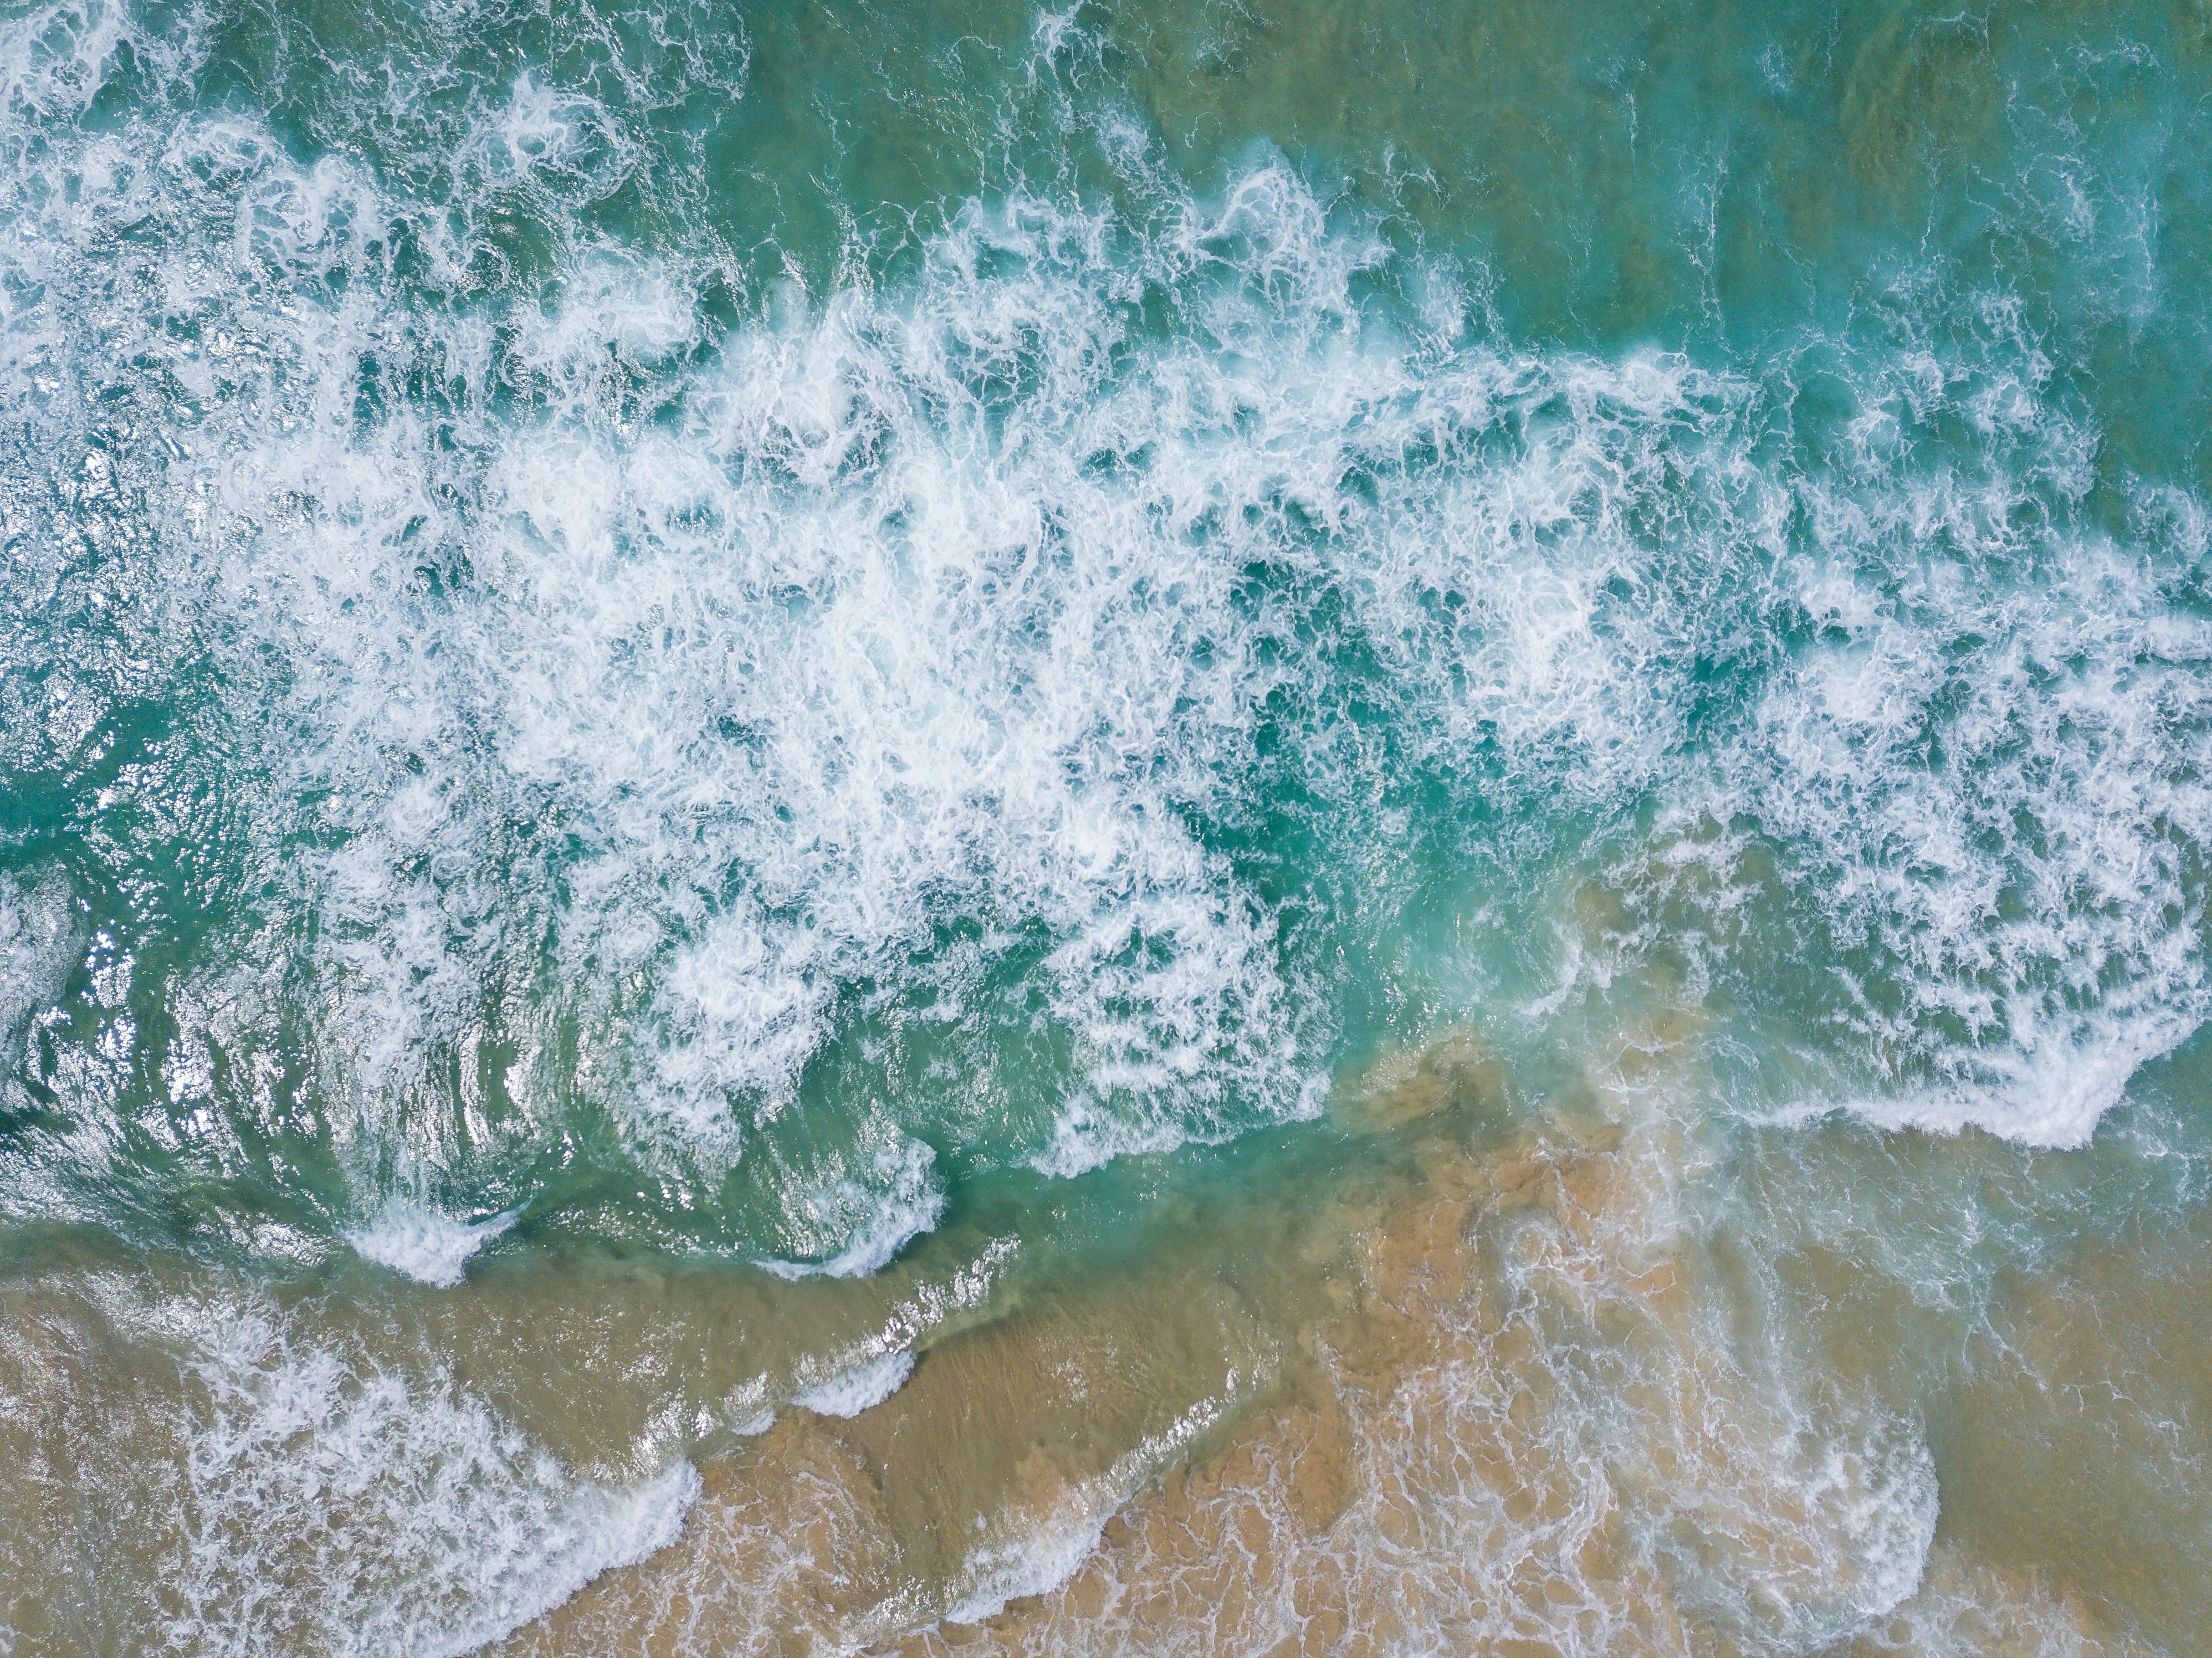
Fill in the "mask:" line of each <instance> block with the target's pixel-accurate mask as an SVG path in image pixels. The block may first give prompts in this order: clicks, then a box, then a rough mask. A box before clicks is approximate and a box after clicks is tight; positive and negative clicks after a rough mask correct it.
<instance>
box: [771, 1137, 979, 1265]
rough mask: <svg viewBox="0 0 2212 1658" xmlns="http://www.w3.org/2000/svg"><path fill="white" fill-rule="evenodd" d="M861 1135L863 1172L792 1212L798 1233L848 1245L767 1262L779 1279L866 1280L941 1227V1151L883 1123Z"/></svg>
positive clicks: (814, 1194)
mask: <svg viewBox="0 0 2212 1658" xmlns="http://www.w3.org/2000/svg"><path fill="white" fill-rule="evenodd" d="M870 1127H871V1129H872V1131H873V1132H872V1133H870V1132H866V1131H864V1132H863V1133H862V1135H861V1137H860V1147H859V1155H858V1157H856V1158H855V1159H854V1161H855V1162H857V1163H860V1169H859V1170H858V1171H856V1173H857V1177H856V1175H840V1176H839V1177H838V1178H837V1179H836V1180H834V1181H830V1182H829V1183H828V1184H826V1185H823V1186H818V1187H815V1188H814V1189H813V1190H811V1191H809V1192H804V1193H797V1194H795V1199H794V1201H793V1203H792V1204H791V1205H790V1206H789V1207H788V1209H787V1213H786V1217H785V1218H786V1222H787V1225H788V1226H789V1228H790V1229H791V1230H793V1231H796V1232H799V1233H800V1234H801V1235H802V1236H810V1237H823V1236H827V1237H829V1238H834V1239H840V1240H842V1247H840V1248H837V1249H836V1253H835V1254H831V1255H829V1257H828V1258H827V1259H826V1260H774V1259H770V1260H763V1261H762V1262H761V1263H760V1264H761V1265H762V1266H764V1267H766V1268H767V1269H768V1270H769V1272H774V1273H775V1275H776V1276H777V1277H779V1278H814V1277H821V1278H863V1277H866V1275H867V1274H868V1273H870V1272H874V1271H876V1270H877V1269H878V1267H880V1266H884V1265H885V1264H886V1263H888V1262H889V1261H890V1259H891V1257H892V1256H893V1255H895V1254H897V1253H898V1252H899V1250H900V1248H902V1247H903V1246H904V1245H905V1244H906V1243H907V1242H909V1241H910V1240H912V1239H914V1238H915V1237H918V1236H921V1234H922V1233H924V1232H927V1231H928V1230H930V1229H931V1228H932V1227H933V1226H935V1225H936V1224H937V1221H938V1218H939V1216H940V1215H942V1214H943V1213H944V1212H945V1193H944V1192H943V1191H942V1190H941V1189H940V1188H939V1186H938V1185H937V1183H936V1181H935V1180H934V1178H933V1168H934V1165H935V1163H936V1161H937V1154H936V1152H935V1151H933V1150H932V1149H931V1148H930V1147H929V1146H928V1145H926V1144H924V1143H923V1142H921V1141H920V1140H916V1139H909V1138H908V1136H906V1135H905V1134H903V1133H900V1132H899V1130H898V1129H897V1127H896V1125H894V1124H891V1123H890V1122H888V1121H884V1120H883V1119H881V1118H878V1119H877V1120H876V1121H874V1122H873V1123H872V1124H871V1125H870Z"/></svg>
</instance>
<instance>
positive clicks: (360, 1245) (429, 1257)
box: [345, 1197, 516, 1289]
mask: <svg viewBox="0 0 2212 1658" xmlns="http://www.w3.org/2000/svg"><path fill="white" fill-rule="evenodd" d="M515 1220H516V1216H515V1215H514V1214H513V1213H508V1214H503V1215H494V1216H491V1217H490V1218H489V1219H485V1220H480V1221H460V1220H455V1219H454V1218H453V1217H452V1216H450V1215H447V1214H446V1213H444V1212H441V1211H440V1210H437V1209H434V1208H431V1207H430V1206H428V1205H427V1204H422V1203H417V1202H415V1201H414V1200H413V1199H408V1198H398V1197H395V1198H393V1199H390V1200H389V1201H388V1202H386V1204H385V1206H383V1207H382V1208H381V1209H380V1210H378V1211H377V1212H376V1215H375V1216H374V1218H373V1219H371V1220H370V1221H369V1223H368V1224H367V1225H366V1226H363V1227H361V1228H359V1229H358V1230H354V1231H350V1232H348V1233H347V1234H346V1235H345V1240H346V1242H348V1243H349V1244H351V1245H352V1246H353V1249H354V1253H355V1254H357V1255H359V1256H360V1257H361V1258H362V1260H369V1261H374V1262H375V1263H376V1264H377V1265H378V1266H388V1267H390V1268H391V1269H392V1271H393V1272H400V1273H404V1275H405V1276H407V1277H409V1278H413V1279H414V1280H415V1281H416V1283H418V1284H429V1285H431V1286H432V1287H433V1288H435V1289H451V1288H452V1287H453V1285H454V1284H459V1282H460V1281H461V1278H462V1274H463V1271H464V1269H465V1267H466V1266H467V1264H468V1259H469V1257H470V1256H471V1255H473V1254H476V1252H477V1250H479V1249H481V1248H483V1246H484V1245H485V1244H487V1243H489V1242H491V1241H492V1240H493V1239H494V1238H495V1237H497V1236H499V1235H500V1234H501V1233H502V1232H504V1231H506V1230H507V1229H508V1228H509V1227H511V1226H513V1224H514V1223H515Z"/></svg>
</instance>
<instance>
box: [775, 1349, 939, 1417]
mask: <svg viewBox="0 0 2212 1658" xmlns="http://www.w3.org/2000/svg"><path fill="white" fill-rule="evenodd" d="M914 1362H915V1361H914V1355H913V1354H912V1353H911V1352H908V1351H905V1350H903V1349H902V1350H901V1351H897V1352H891V1353H885V1354H884V1355H883V1356H882V1357H878V1358H872V1359H869V1360H868V1361H867V1362H866V1363H861V1364H854V1365H851V1366H848V1368H846V1369H844V1370H840V1371H838V1372H837V1373H836V1375H835V1376H831V1377H830V1378H829V1380H828V1381H827V1382H820V1383H818V1384H817V1385H816V1386H814V1387H811V1388H805V1389H802V1390H801V1391H800V1392H799V1393H796V1394H793V1395H792V1401H791V1402H792V1403H793V1404H794V1405H798V1406H803V1407H805V1409H807V1410H810V1411H813V1412H817V1413H819V1414H820V1415H823V1416H858V1415H860V1412H863V1411H866V1410H871V1409H872V1408H874V1407H875V1406H878V1405H880V1404H882V1403H883V1402H884V1400H887V1399H889V1398H890V1396H891V1395H892V1394H895V1393H896V1392H897V1391H898V1390H899V1389H900V1388H903V1387H904V1386H906V1379H907V1377H908V1376H912V1375H913V1374H914Z"/></svg>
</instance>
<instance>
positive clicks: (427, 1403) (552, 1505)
mask: <svg viewBox="0 0 2212 1658" xmlns="http://www.w3.org/2000/svg"><path fill="white" fill-rule="evenodd" d="M150 1321H151V1324H152V1326H153V1327H155V1328H157V1329H161V1330H163V1331H166V1332H167V1333H169V1337H170V1339H172V1340H175V1341H179V1342H181V1343H182V1345H183V1347H184V1350H185V1354H186V1357H187V1363H188V1365H189V1367H190V1370H191V1374H192V1376H194V1377H195V1378H196V1381H197V1390H196V1394H195V1403H194V1405H193V1408H192V1419H191V1422H190V1423H189V1424H187V1425H188V1431H189V1441H188V1444H187V1446H186V1448H185V1455H184V1462H183V1472H184V1480H183V1485H182V1488H181V1489H180V1490H179V1491H177V1492H176V1493H175V1497H176V1500H177V1503H178V1504H179V1507H178V1510H177V1512H176V1513H175V1514H174V1515H165V1514H161V1513H149V1514H147V1515H142V1516H140V1523H141V1526H142V1528H143V1539H144V1540H150V1539H152V1538H154V1537H156V1536H159V1535H161V1534H162V1533H164V1531H165V1529H167V1528H169V1527H175V1528H177V1538H176V1544H177V1546H176V1552H175V1556H174V1558H173V1559H170V1560H169V1561H168V1562H167V1565H166V1567H165V1569H164V1570H163V1574H162V1579H161V1581H162V1584H163V1592H162V1605H163V1607H164V1612H163V1614H162V1619H163V1621H162V1623H161V1628H160V1635H161V1638H162V1639H164V1640H166V1642H167V1643H168V1646H169V1648H170V1649H173V1650H177V1651H181V1652H209V1653H213V1652H239V1651H260V1650H272V1649H276V1647H274V1646H272V1645H271V1644H270V1643H271V1642H272V1640H274V1639H276V1637H277V1636H278V1634H279V1632H280V1631H281V1637H282V1649H284V1650H291V1649H293V1648H294V1647H295V1646H296V1647H297V1648H298V1649H301V1650H314V1651H319V1652H329V1653H333V1654H362V1655H368V1654H382V1653H390V1652H400V1651H405V1652H420V1653H425V1654H455V1655H457V1654H459V1653H464V1652H467V1651H471V1650H473V1649H476V1648H477V1647H479V1646H481V1645H483V1643H486V1642H488V1641H491V1640H495V1639H496V1638H498V1637H500V1636H501V1635H504V1634H506V1633H507V1631H511V1630H513V1629H515V1628H517V1627H519V1626H520V1625H522V1624H524V1623H526V1622H527V1621H528V1620H529V1619H532V1618H534V1617H536V1616H538V1614H540V1613H541V1612H544V1611H546V1610H547V1609H549V1608H550V1607H552V1606H556V1605H558V1604H559V1603H560V1602H561V1601H562V1600H566V1599H567V1598H568V1596H569V1595H570V1594H574V1592H575V1590H576V1589H577V1588H580V1587H581V1586H582V1585H583V1584H584V1583H586V1582H589V1581H590V1580H591V1579H592V1578H593V1577H595V1576H598V1575H599V1573H601V1572H603V1571H605V1570H610V1569H611V1568H613V1567H616V1566H620V1565H625V1564H632V1563H634V1562H635V1561H638V1560H641V1559H643V1558H645V1557H646V1556H647V1555H648V1554H651V1553H653V1552H654V1551H656V1550H658V1549H660V1548H663V1547H665V1546H667V1545H668V1544H669V1543H670V1542H671V1541H673V1540H675V1538H676V1536H677V1535H678V1531H679V1530H680V1528H681V1527H682V1524H683V1520H684V1513H685V1511H686V1510H687V1509H689V1507H690V1504H691V1503H692V1502H693V1501H694V1500H695V1499H696V1496H697V1493H698V1491H699V1477H698V1475H697V1473H696V1472H695V1471H694V1470H693V1469H692V1468H691V1467H690V1465H688V1464H686V1463H683V1462H678V1463H675V1464H673V1465H671V1466H670V1467H666V1468H665V1469H664V1470H662V1471H661V1472H659V1473H654V1474H652V1475H650V1476H648V1477H647V1478H645V1479H641V1480H639V1481H638V1482H636V1483H635V1484H633V1485H614V1484H605V1483H601V1482H598V1481H594V1480H591V1479H581V1478H579V1477H577V1476H575V1475H574V1474H572V1473H569V1472H568V1471H567V1470H566V1469H564V1468H563V1467H562V1466H561V1465H560V1463H559V1462H558V1461H556V1459H555V1458H553V1457H552V1456H551V1455H549V1454H548V1453H546V1452H545V1451H544V1449H542V1448H539V1447H538V1446H536V1445H534V1444H532V1442H531V1441H530V1439H529V1438H528V1437H527V1436H526V1435H525V1434H523V1433H522V1432H521V1431H520V1430H518V1429H517V1428H516V1427H515V1426H514V1425H513V1424H511V1423H509V1422H507V1421H506V1420H504V1419H503V1418H501V1417H500V1416H499V1415H498V1414H497V1413H496V1412H494V1411H493V1410H491V1409H490V1408H489V1406H486V1405H485V1404H483V1402H482V1401H481V1400H477V1399H476V1398H474V1397H472V1396H471V1394H469V1393H468V1391H467V1390H466V1389H465V1388H464V1387H462V1386H461V1385H460V1384H459V1382H457V1381H456V1380H455V1379H454V1378H453V1376H452V1375H451V1374H450V1373H449V1372H448V1371H447V1370H446V1369H445V1368H444V1367H443V1365H442V1363H440V1362H437V1361H435V1360H431V1359H428V1358H427V1357H426V1358H425V1359H424V1361H423V1362H422V1363H420V1364H409V1365H402V1364H399V1363H395V1362H392V1361H390V1360H384V1361H379V1360H375V1359H372V1358H370V1357H367V1356H365V1355H363V1354H362V1353H359V1352H356V1351H351V1350H349V1348H348V1347H346V1346H345V1345H343V1344H341V1343H337V1342H336V1341H334V1340H330V1339H312V1338H310V1337H309V1336H307V1334H306V1333H303V1332H302V1331H301V1330H300V1329H298V1328H296V1327H295V1325H294V1323H293V1322H290V1321H287V1320H286V1319H284V1318H283V1317H282V1316H280V1315H277V1314H276V1312H274V1311H273V1310H272V1309H270V1308H267V1307H265V1306H263V1305H260V1304H258V1303H251V1302H249V1303H221V1304H216V1303H206V1304H200V1303H191V1304H186V1303H171V1304H169V1305H167V1306H166V1307H164V1308H162V1309H158V1310H156V1311H155V1312H154V1313H153V1314H152V1315H150Z"/></svg>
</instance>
